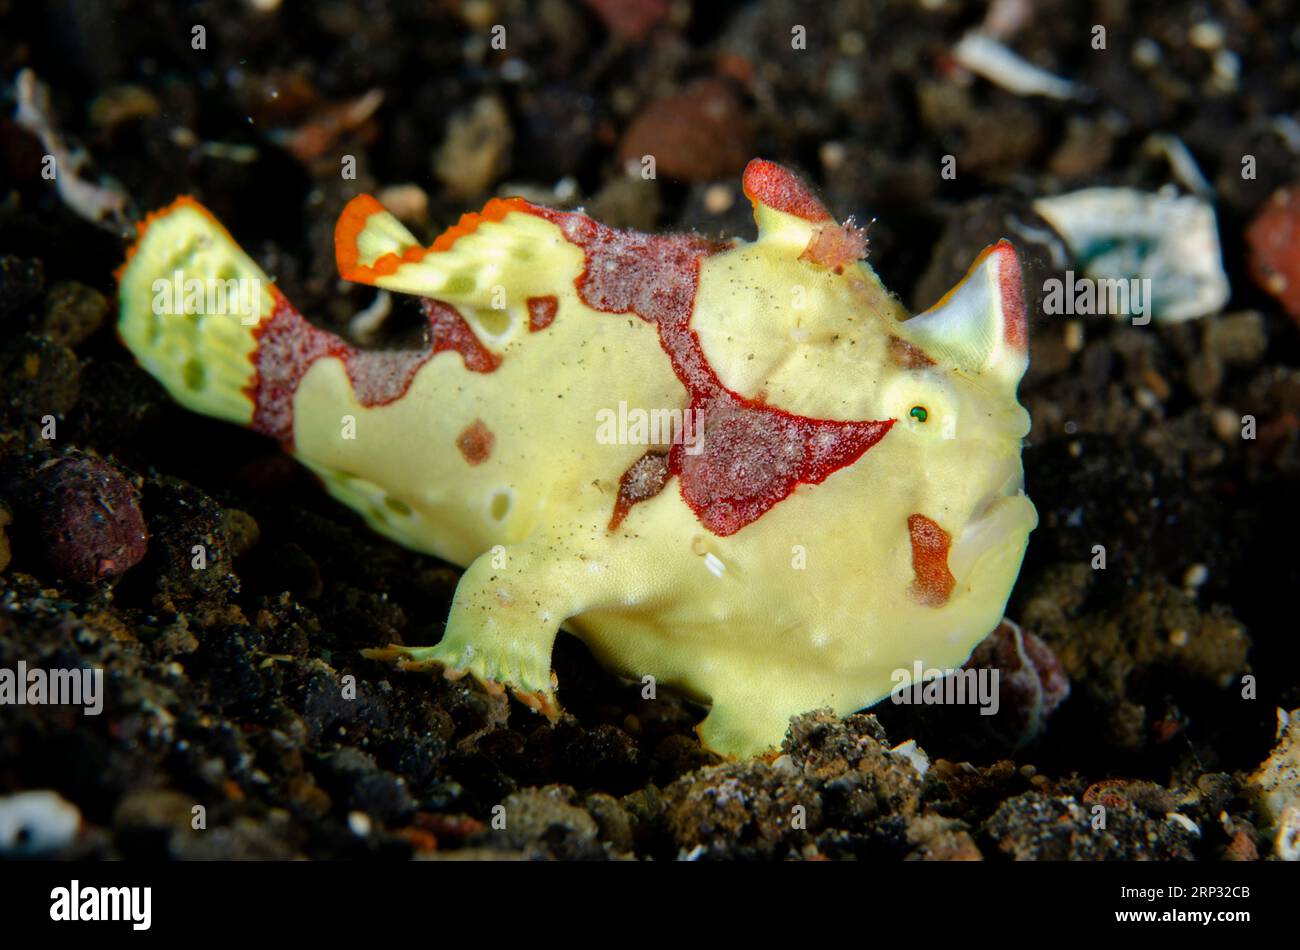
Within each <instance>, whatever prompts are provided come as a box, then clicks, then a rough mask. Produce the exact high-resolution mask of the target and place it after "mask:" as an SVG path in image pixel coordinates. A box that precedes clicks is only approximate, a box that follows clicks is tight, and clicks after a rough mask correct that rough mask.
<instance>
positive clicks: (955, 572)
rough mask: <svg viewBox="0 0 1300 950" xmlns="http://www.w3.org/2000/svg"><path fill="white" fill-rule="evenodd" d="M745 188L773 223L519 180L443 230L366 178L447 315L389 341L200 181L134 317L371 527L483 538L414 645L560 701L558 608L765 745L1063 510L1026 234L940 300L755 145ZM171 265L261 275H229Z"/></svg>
mask: <svg viewBox="0 0 1300 950" xmlns="http://www.w3.org/2000/svg"><path fill="white" fill-rule="evenodd" d="M744 191H745V194H746V196H747V197H748V198H749V200H750V201H751V202H752V204H753V207H754V217H755V220H756V222H757V225H758V237H757V240H755V241H753V242H750V241H745V240H739V239H736V240H728V241H710V240H706V239H704V238H702V237H699V236H695V235H683V234H673V235H651V234H642V233H639V232H636V231H627V230H618V229H615V228H610V227H606V226H605V225H602V224H600V223H599V222H597V221H594V220H592V219H591V218H589V217H587V216H586V215H584V214H582V213H579V212H565V211H556V210H552V209H549V208H546V207H542V206H539V205H535V204H532V203H530V202H528V201H524V200H522V199H519V198H508V199H493V200H492V201H489V202H488V204H487V205H486V206H485V207H484V208H483V210H482V211H480V212H478V213H476V214H466V215H464V216H463V217H462V218H461V219H460V222H459V223H458V224H456V225H454V226H452V227H451V228H449V229H447V230H446V231H444V232H443V233H442V234H441V235H439V236H438V237H437V238H436V239H435V240H434V242H433V243H432V244H431V245H429V246H427V247H426V246H424V245H422V244H421V243H420V242H419V241H418V240H417V239H416V238H415V236H414V235H412V234H411V233H410V231H408V230H407V228H406V227H405V226H404V225H402V224H401V223H400V222H399V221H398V220H397V218H396V217H394V216H393V215H392V214H390V213H389V212H387V211H385V210H384V208H383V207H382V206H381V205H380V204H379V203H378V202H377V201H376V200H375V199H374V198H372V197H370V196H369V195H360V196H358V197H356V198H354V199H353V200H352V201H351V203H349V204H348V206H347V207H346V209H345V210H344V211H343V214H342V216H341V217H340V219H339V222H338V225H337V229H336V233H335V250H336V255H337V259H338V268H339V272H340V274H341V275H342V276H343V277H344V278H345V279H347V280H351V281H359V282H361V283H365V284H371V285H373V286H375V287H379V288H383V289H385V290H388V291H393V292H397V293H404V294H414V295H416V296H417V297H419V298H420V304H421V306H422V308H423V312H424V314H425V316H426V317H427V319H428V324H427V328H428V329H427V333H426V337H425V344H424V345H423V346H422V347H420V348H416V349H405V350H390V351H375V350H366V349H360V348H358V347H356V346H353V345H351V344H350V343H348V342H346V341H345V340H343V339H342V338H340V337H338V336H336V335H334V334H332V333H328V332H326V331H324V330H322V329H319V328H318V327H316V326H314V325H312V324H311V323H309V322H308V321H307V320H305V319H304V318H303V317H302V315H301V314H299V312H298V311H297V310H295V309H294V307H293V305H292V304H290V303H289V301H288V300H287V299H286V298H285V297H284V295H283V294H282V293H281V292H280V291H279V290H278V289H277V288H276V287H275V285H274V284H273V283H272V282H271V280H270V279H269V278H267V276H266V275H265V274H264V273H263V272H262V271H261V270H260V269H259V267H258V266H257V264H255V263H254V261H253V260H252V259H251V258H250V257H249V256H248V255H247V254H245V253H244V252H243V251H242V250H241V249H240V248H239V246H238V245H237V244H236V243H235V242H234V240H233V239H232V238H231V237H230V235H229V234H228V233H227V232H226V231H225V229H224V228H222V226H221V225H220V224H219V223H218V222H217V221H216V220H215V219H214V218H213V217H212V215H211V214H210V213H209V212H208V211H207V210H206V209H204V208H203V207H202V206H201V205H200V204H198V203H197V202H195V201H194V200H192V199H190V198H181V199H179V200H177V201H176V202H175V203H174V204H172V205H170V206H169V207H167V208H164V209H162V210H160V211H158V212H155V213H154V214H152V215H150V216H149V217H148V218H147V219H146V221H145V222H144V223H142V224H141V226H140V236H139V238H138V240H137V242H136V244H135V246H134V247H133V248H132V249H131V251H130V253H129V255H128V257H127V261H126V263H125V264H124V265H123V268H122V270H121V272H120V305H121V311H120V317H119V324H118V328H119V334H120V336H121V338H122V340H123V341H124V342H125V344H126V345H127V346H128V347H129V348H130V349H131V351H132V352H133V353H134V354H135V356H136V358H137V359H138V360H139V361H140V363H141V364H142V365H143V366H144V368H145V369H146V370H148V372H150V373H151V374H152V375H153V376H155V377H156V378H157V379H158V380H159V381H160V382H161V383H162V385H163V386H164V387H165V388H166V389H167V390H168V392H170V393H171V395H172V396H173V397H174V398H175V399H176V400H177V401H178V402H180V403H181V404H183V405H185V406H186V407H188V408H190V409H192V410H194V411H196V412H201V413H205V414H207V415H210V416H216V417H219V418H222V419H226V420H229V421H231V422H236V423H239V424H241V425H244V426H249V427H251V428H253V429H255V430H257V431H259V432H262V433H265V434H267V435H269V436H271V437H273V438H275V439H277V440H279V442H280V443H281V444H282V445H283V446H284V448H285V450H286V451H288V452H291V453H292V454H293V455H294V456H296V457H297V458H298V460H299V461H301V462H302V463H303V464H304V465H306V466H307V467H308V468H309V469H311V471H312V472H314V473H315V474H316V475H318V476H319V477H320V479H321V481H322V482H323V483H324V485H325V487H326V489H327V490H328V491H329V492H330V494H331V495H333V496H334V497H335V498H337V499H338V500H339V501H341V502H343V503H344V504H345V505H347V506H349V507H351V508H353V509H355V510H356V511H357V512H359V513H360V514H361V515H362V516H363V517H364V518H365V519H366V521H367V522H368V523H369V524H370V526H371V527H373V528H374V529H375V530H376V531H378V532H380V533H381V534H384V535H387V536H388V537H390V538H393V539H395V540H396V541H398V542H400V543H401V544H404V545H406V546H408V547H410V548H413V549H415V550H417V551H422V552H426V553H428V554H432V555H436V556H437V557H440V558H443V559H445V560H447V561H450V562H453V563H455V564H458V565H462V566H464V567H465V572H464V575H463V576H462V578H461V580H460V583H459V585H458V586H457V588H456V593H455V598H454V600H453V602H452V606H451V611H450V615H449V617H448V619H447V625H446V631H445V633H444V635H443V638H442V640H441V642H439V643H438V644H437V645H436V646H431V647H409V648H408V647H394V648H392V649H391V650H390V651H388V655H389V656H390V657H391V658H395V659H398V660H399V662H403V663H407V664H411V665H423V664H429V665H431V666H440V667H441V668H442V669H443V670H444V671H445V672H446V673H447V674H448V675H463V674H466V673H468V674H471V675H472V676H474V677H476V678H477V679H478V680H480V681H482V682H484V683H485V684H489V685H495V686H496V687H506V688H509V689H510V690H512V691H513V692H514V694H515V695H516V696H518V697H519V698H520V699H521V700H523V701H524V702H526V703H528V704H529V705H530V706H532V707H533V708H535V709H537V710H539V711H541V712H543V713H547V714H554V713H555V712H556V711H557V708H558V707H557V705H556V701H555V688H556V684H555V681H554V678H553V674H552V672H551V649H552V646H553V644H554V641H555V636H556V633H557V632H558V631H559V630H560V628H561V627H563V628H564V629H566V630H568V631H570V632H571V633H573V634H574V635H576V636H578V637H579V638H580V639H581V640H582V641H583V642H584V643H586V645H587V646H588V647H589V648H590V649H591V651H592V653H593V654H594V655H595V656H596V658H597V659H598V660H599V661H600V662H601V663H603V664H604V665H605V666H607V667H608V668H610V669H611V670H613V671H616V672H617V673H620V674H623V675H626V676H629V677H631V678H633V679H636V680H645V678H646V677H653V678H654V680H653V681H654V682H657V683H660V684H663V685H667V686H673V687H676V688H679V689H681V690H684V691H685V692H686V693H687V694H689V695H691V696H693V697H695V698H697V699H699V700H701V701H705V702H707V703H709V704H710V711H709V713H708V715H707V717H706V718H705V719H704V720H703V722H702V723H701V724H700V727H699V733H700V736H701V739H702V741H703V742H704V744H705V745H706V746H707V747H709V748H710V749H713V750H714V751H716V752H719V753H721V754H724V755H748V754H752V753H755V752H759V751H761V750H763V749H765V748H768V747H770V746H772V745H775V744H778V743H779V742H780V741H781V738H782V737H783V735H784V733H785V729H786V726H787V724H788V722H789V719H790V716H791V715H793V714H797V713H800V712H803V711H806V710H810V709H817V708H823V707H830V708H832V709H834V710H835V711H836V712H837V713H840V714H842V715H843V714H847V713H850V712H852V711H855V710H858V709H861V708H863V707H866V706H869V705H871V704H873V703H875V702H877V701H879V700H881V699H882V698H884V697H886V696H888V695H889V694H890V692H891V691H893V690H897V689H902V688H905V687H907V686H910V685H911V677H912V676H913V670H914V669H945V668H952V667H957V666H960V665H961V664H962V663H963V662H964V661H965V660H966V658H967V657H968V656H969V654H970V651H971V650H972V648H973V647H974V646H975V645H976V644H977V643H978V642H979V641H980V640H981V639H983V637H984V636H986V635H987V634H988V633H989V632H990V631H991V630H993V629H994V628H995V627H996V626H997V624H998V622H999V621H1000V620H1001V618H1002V612H1003V609H1004V607H1005V605H1006V600H1007V597H1008V596H1009V594H1010V591H1011V587H1012V585H1013V583H1014V582H1015V579H1016V576H1017V574H1018V573H1019V570H1020V563H1021V559H1022V557H1023V555H1024V550H1025V545H1026V543H1027V540H1028V536H1029V533H1030V531H1031V530H1033V528H1034V526H1035V525H1036V524H1037V515H1036V513H1035V510H1034V506H1033V505H1032V504H1031V503H1030V501H1029V499H1028V498H1027V497H1026V496H1025V494H1024V491H1023V481H1024V476H1023V469H1022V468H1021V463H1020V449H1021V440H1022V439H1023V438H1024V436H1025V435H1026V434H1027V433H1028V431H1029V416H1028V413H1027V412H1026V411H1025V410H1024V408H1022V407H1021V406H1020V404H1019V403H1018V402H1017V399H1016V387H1017V385H1018V383H1019V381H1020V378H1021V376H1022V375H1023V374H1024V371H1025V368H1026V366H1027V363H1028V355H1027V321H1026V313H1025V304H1024V297H1023V291H1022V287H1021V274H1020V264H1019V261H1018V259H1017V257H1016V252H1015V250H1014V249H1013V247H1012V246H1011V244H1010V243H1008V242H1007V241H1000V242H998V243H997V244H994V245H992V246H991V247H989V248H987V249H986V250H985V251H984V252H983V253H982V254H980V256H979V257H978V258H977V259H976V261H975V263H974V264H973V266H972V267H971V269H970V271H969V273H967V275H966V277H965V278H964V279H963V280H962V281H961V283H959V284H958V285H957V286H956V287H955V288H954V289H953V290H952V291H950V292H949V293H948V294H947V295H946V296H945V297H944V298H943V299H942V300H941V301H939V303H938V304H936V305H935V306H934V307H933V308H932V309H930V310H927V311H925V312H924V313H921V314H919V315H917V316H914V317H913V316H909V314H908V313H907V312H906V311H905V310H904V309H903V308H902V307H901V305H900V304H899V302H898V301H897V300H896V299H895V298H894V297H893V296H891V295H890V294H889V293H888V292H887V291H886V290H885V289H884V287H883V286H882V285H881V282H880V280H879V278H877V276H876V274H875V272H874V271H873V270H872V269H871V267H870V266H868V265H867V264H866V263H865V261H864V260H863V259H862V258H864V257H865V250H866V239H865V235H864V234H863V233H862V232H861V231H860V230H858V229H856V228H854V227H853V226H852V224H851V223H847V224H837V223H836V222H835V220H834V219H833V218H832V217H831V215H830V214H829V213H828V212H827V210H826V208H825V207H824V206H823V205H822V204H821V202H820V201H819V200H818V199H817V198H816V197H815V196H814V194H813V193H812V191H811V190H810V189H809V188H808V187H807V186H806V185H805V184H804V183H803V182H802V181H801V180H800V179H799V178H798V177H796V176H795V175H794V174H792V173H791V172H789V171H788V170H786V169H784V168H782V167H780V166H778V165H775V164H773V163H770V162H766V161H762V160H757V159H756V160H754V161H752V162H750V164H749V166H748V167H747V168H746V170H745V173H744ZM178 280H183V281H184V282H185V283H186V284H187V285H188V284H189V283H190V282H192V281H193V280H199V281H200V282H212V281H215V282H217V283H218V284H222V285H224V286H227V287H252V288H254V290H253V291H252V292H250V293H249V294H246V300H245V301H244V302H243V305H242V306H236V307H227V306H224V305H222V304H221V303H220V302H218V303H216V304H214V302H213V299H214V298H213V295H210V294H196V295H193V296H190V295H189V294H187V293H182V292H180V291H177V292H175V293H172V292H168V287H169V286H170V284H169V282H171V283H174V282H176V281H178ZM232 281H234V283H233V284H232V283H231V282H232ZM172 289H175V288H172Z"/></svg>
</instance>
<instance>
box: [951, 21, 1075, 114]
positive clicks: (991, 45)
mask: <svg viewBox="0 0 1300 950" xmlns="http://www.w3.org/2000/svg"><path fill="white" fill-rule="evenodd" d="M952 53H953V57H954V58H955V59H956V60H957V62H959V63H960V64H961V65H963V66H965V67H966V68H967V69H969V70H970V71H971V72H973V73H975V75H977V76H982V77H984V78H985V79H987V80H988V81H989V82H991V83H993V84H994V85H997V86H1001V87H1002V88H1003V89H1006V90H1007V91H1008V92H1014V93H1015V94H1016V95H1018V96H1047V97H1048V98H1050V99H1088V98H1090V95H1091V94H1090V92H1089V90H1088V88H1087V87H1086V86H1081V85H1079V84H1078V83H1075V82H1070V81H1069V80H1068V79H1062V78H1061V77H1059V76H1053V75H1052V74H1051V73H1049V72H1048V71H1047V70H1045V69H1042V68H1041V67H1038V66H1035V65H1034V64H1033V63H1031V62H1030V61H1029V60H1027V59H1025V58H1024V57H1023V56H1021V55H1019V54H1018V53H1016V52H1014V51H1013V50H1011V49H1010V48H1009V47H1007V46H1004V45H1003V44H1002V43H999V42H998V41H997V40H995V39H994V38H993V37H991V36H989V35H988V34H986V33H981V32H980V31H978V30H972V31H971V32H969V33H967V34H966V35H965V36H963V37H962V38H961V39H960V40H959V41H958V42H957V45H956V46H954V47H953V50H952Z"/></svg>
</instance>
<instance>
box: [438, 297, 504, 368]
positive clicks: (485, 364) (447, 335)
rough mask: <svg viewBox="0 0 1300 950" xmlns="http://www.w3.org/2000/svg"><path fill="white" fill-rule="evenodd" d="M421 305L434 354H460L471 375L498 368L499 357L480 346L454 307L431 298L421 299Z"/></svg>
mask: <svg viewBox="0 0 1300 950" xmlns="http://www.w3.org/2000/svg"><path fill="white" fill-rule="evenodd" d="M420 306H421V307H422V308H423V310H424V316H425V318H426V319H427V320H428V321H429V334H430V336H431V337H432V339H433V352H434V353H435V354H438V353H442V352H445V351H447V350H452V351H453V352H456V353H459V354H460V356H461V359H463V360H464V361H465V368H466V369H467V370H469V371H470V372H472V373H490V372H492V371H493V370H494V369H496V368H497V367H498V366H500V365H501V357H499V356H497V355H496V354H495V353H493V352H492V351H491V350H489V349H488V348H487V347H486V346H484V345H483V344H482V342H481V341H480V340H479V338H478V337H476V336H475V335H474V331H473V330H471V329H470V326H469V324H468V323H466V322H465V318H464V317H462V316H461V315H460V312H459V311H457V310H456V308H455V307H453V306H451V305H450V304H445V303H443V302H442V301H441V300H433V299H432V298H430V297H421V298H420Z"/></svg>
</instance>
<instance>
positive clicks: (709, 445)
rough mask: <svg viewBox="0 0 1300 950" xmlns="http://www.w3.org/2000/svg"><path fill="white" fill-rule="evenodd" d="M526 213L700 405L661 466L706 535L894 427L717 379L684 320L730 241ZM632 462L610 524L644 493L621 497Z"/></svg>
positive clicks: (759, 510) (590, 291)
mask: <svg viewBox="0 0 1300 950" xmlns="http://www.w3.org/2000/svg"><path fill="white" fill-rule="evenodd" d="M764 164H766V163H764ZM752 166H753V163H751V167H752ZM773 167H776V166H773ZM781 171H782V172H784V169H782V170H781ZM784 174H786V175H789V173H788V172H784ZM790 177H791V178H793V176H790ZM795 180H796V181H797V179H795ZM532 213H534V214H537V215H539V216H541V217H544V218H546V219H547V220H549V221H551V222H553V223H554V224H556V225H557V226H558V227H559V228H560V229H561V230H562V231H563V232H564V235H565V237H566V238H567V239H568V240H569V241H570V242H572V243H573V244H575V245H577V246H578V247H580V248H582V249H583V252H584V253H585V255H586V262H585V265H586V266H585V267H584V269H583V272H582V274H581V275H579V277H578V278H577V281H576V286H577V289H578V294H579V296H580V297H581V298H582V300H583V302H584V303H586V304H587V306H589V307H591V308H592V309H594V310H599V311H602V312H604V313H635V314H636V315H637V316H639V317H641V318H642V319H643V320H646V321H647V322H650V323H653V324H655V327H656V329H657V330H658V333H659V343H660V345H661V346H662V347H663V349H664V352H665V353H667V354H668V358H669V360H670V361H671V363H672V366H673V370H674V372H675V373H676V374H677V378H678V379H680V380H681V382H682V384H683V385H684V386H685V387H686V388H687V390H688V392H689V393H690V402H689V405H688V406H687V407H686V410H687V411H689V412H692V413H694V412H696V411H698V412H700V413H702V416H701V417H700V418H702V419H703V444H702V446H701V449H702V450H701V451H700V452H699V454H696V455H692V454H690V453H689V452H688V451H687V446H686V445H684V444H676V445H674V446H673V447H672V449H671V450H670V451H669V453H668V461H667V474H668V475H676V476H677V477H678V479H679V482H680V484H681V492H682V499H683V500H684V501H685V502H686V504H687V505H689V506H690V508H691V510H692V511H694V512H695V515H696V517H698V518H699V519H700V522H701V524H703V525H704V526H705V527H706V528H708V529H709V530H710V531H712V532H713V533H714V534H717V535H721V536H726V535H730V534H734V533H735V532H737V531H739V530H740V529H741V528H743V527H745V526H746V525H747V524H750V523H751V522H753V521H754V520H756V519H757V518H758V517H760V516H761V515H762V514H763V513H764V512H766V511H768V510H769V509H770V508H771V507H772V506H773V505H775V504H777V502H779V501H781V500H783V499H784V498H787V497H788V496H789V495H790V493H791V492H792V491H794V489H795V486H796V485H799V484H801V483H803V484H817V483H820V482H822V481H824V480H825V479H826V478H827V477H828V476H830V475H831V474H832V473H833V472H835V471H837V470H838V469H840V468H843V467H844V466H846V465H850V464H852V463H853V462H855V461H857V460H858V458H860V457H861V456H862V454H863V453H864V452H865V451H866V450H867V449H869V448H871V446H873V445H875V444H876V443H877V442H879V441H880V439H881V438H883V437H884V435H885V433H886V432H888V431H889V428H890V426H892V425H893V420H892V419H890V420H885V421H881V422H872V421H865V422H855V421H847V422H841V421H836V420H828V419H810V418H807V417H804V416H796V415H793V414H791V413H788V412H784V411H782V410H780V409H777V408H774V407H771V406H766V405H763V404H762V403H760V402H758V401H757V400H750V399H746V398H745V397H743V396H741V395H739V394H738V393H735V392H732V391H731V390H729V389H727V388H726V387H725V386H723V385H722V382H721V381H720V380H719V379H718V377H717V374H716V373H715V372H714V370H713V367H712V366H711V365H709V362H708V360H707V359H706V358H705V356H704V352H703V349H702V347H701V345H700V340H699V337H698V336H697V335H696V333H695V331H694V330H692V329H691V327H690V320H691V313H692V311H693V309H694V306H695V294H696V290H697V289H698V286H699V271H700V261H701V260H703V259H704V258H705V257H707V256H709V255H710V254H713V253H715V252H717V251H719V250H723V249H725V248H726V247H728V245H726V244H717V243H713V242H710V241H705V240H704V239H702V238H699V237H696V236H693V235H663V236H654V235H647V234H641V233H639V232H635V231H620V230H616V229H614V228H609V227H606V226H605V225H602V224H600V223H598V222H596V221H593V220H591V219H590V218H588V217H586V216H585V215H581V214H576V213H571V212H561V211H551V210H549V209H545V208H534V209H533V210H532ZM642 461H644V460H642ZM638 464H639V463H638ZM636 469H637V466H636V465H634V466H633V467H632V468H631V469H629V471H628V473H625V474H624V476H623V480H622V482H620V499H619V501H618V502H616V503H615V511H614V517H613V519H612V520H611V527H616V526H617V524H618V523H619V522H620V521H621V520H622V519H623V517H624V516H625V515H626V513H627V509H628V508H630V507H631V505H633V504H635V503H636V502H637V501H641V500H644V499H643V498H642V497H635V496H636V495H637V494H638V493H637V492H636V491H634V490H629V492H628V495H627V497H626V498H625V497H624V492H623V488H624V485H625V484H627V483H628V482H629V477H632V478H633V479H640V478H641V477H642V476H643V475H644V474H645V473H643V472H640V471H634V470H636ZM666 477H667V476H665V480H666ZM646 497H649V496H646ZM622 502H626V504H625V505H623V507H622V508H620V503H622Z"/></svg>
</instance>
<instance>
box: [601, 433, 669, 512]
mask: <svg viewBox="0 0 1300 950" xmlns="http://www.w3.org/2000/svg"><path fill="white" fill-rule="evenodd" d="M671 477H672V471H671V470H670V468H669V463H668V456H667V455H666V454H663V453H655V452H647V453H646V454H645V455H643V456H641V457H640V458H639V459H637V460H636V461H635V462H633V463H632V464H631V465H629V466H628V469H627V471H626V472H624V473H623V477H622V478H620V479H619V480H618V498H617V499H616V500H615V501H614V514H613V516H612V517H611V518H610V519H609V530H610V531H613V530H614V529H615V528H617V527H618V526H619V525H620V524H622V523H623V519H624V518H626V517H627V513H628V512H629V511H631V510H632V506H633V505H636V504H639V503H640V502H643V501H646V500H648V499H650V498H653V497H655V495H658V494H659V493H660V492H661V491H663V490H664V486H665V485H666V484H668V479H669V478H671Z"/></svg>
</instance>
